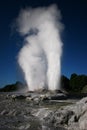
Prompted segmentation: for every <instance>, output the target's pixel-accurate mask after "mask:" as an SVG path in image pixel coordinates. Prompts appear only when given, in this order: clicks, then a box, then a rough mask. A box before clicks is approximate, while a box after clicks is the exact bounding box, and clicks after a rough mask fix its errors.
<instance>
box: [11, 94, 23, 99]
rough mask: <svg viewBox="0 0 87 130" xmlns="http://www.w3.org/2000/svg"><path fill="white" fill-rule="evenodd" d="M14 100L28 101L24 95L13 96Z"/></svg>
mask: <svg viewBox="0 0 87 130" xmlns="http://www.w3.org/2000/svg"><path fill="white" fill-rule="evenodd" d="M12 99H13V100H15V99H26V96H24V95H12Z"/></svg>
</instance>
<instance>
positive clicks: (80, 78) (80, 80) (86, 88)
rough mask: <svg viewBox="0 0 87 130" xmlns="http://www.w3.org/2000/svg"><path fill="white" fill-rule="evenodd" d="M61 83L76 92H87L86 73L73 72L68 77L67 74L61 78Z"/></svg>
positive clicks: (65, 87) (68, 89)
mask: <svg viewBox="0 0 87 130" xmlns="http://www.w3.org/2000/svg"><path fill="white" fill-rule="evenodd" d="M61 84H62V87H63V89H65V90H67V91H69V92H74V93H84V92H85V93H86V92H87V76H86V75H77V74H75V73H73V74H72V75H71V77H70V79H68V78H67V77H65V76H62V78H61Z"/></svg>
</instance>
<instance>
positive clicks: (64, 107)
mask: <svg viewBox="0 0 87 130" xmlns="http://www.w3.org/2000/svg"><path fill="white" fill-rule="evenodd" d="M60 99H62V100H60ZM4 129H6V130H87V98H86V97H85V98H83V99H81V100H79V101H77V100H69V99H67V97H66V95H65V94H63V93H25V94H20V93H0V130H4Z"/></svg>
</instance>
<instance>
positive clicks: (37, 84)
mask: <svg viewBox="0 0 87 130" xmlns="http://www.w3.org/2000/svg"><path fill="white" fill-rule="evenodd" d="M60 20H61V13H60V10H59V9H58V8H57V6H56V5H51V6H49V7H38V8H30V7H29V8H25V9H22V10H21V11H20V13H19V16H18V17H17V19H16V27H17V31H18V32H19V34H20V35H21V36H22V37H23V38H24V44H23V47H22V48H21V49H20V51H19V53H18V64H19V66H20V67H21V69H22V71H23V74H24V79H25V81H26V84H27V86H28V89H29V91H36V90H40V89H41V90H43V89H48V90H58V89H60V77H61V55H62V45H63V44H62V40H61V36H60V34H61V31H62V28H63V25H62V24H61V22H60Z"/></svg>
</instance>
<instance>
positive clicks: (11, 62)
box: [0, 0, 87, 87]
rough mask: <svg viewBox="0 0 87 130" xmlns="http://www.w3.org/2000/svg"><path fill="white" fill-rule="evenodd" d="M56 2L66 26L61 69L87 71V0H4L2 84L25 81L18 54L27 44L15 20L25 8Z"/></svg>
mask: <svg viewBox="0 0 87 130" xmlns="http://www.w3.org/2000/svg"><path fill="white" fill-rule="evenodd" d="M53 3H56V4H57V5H58V7H59V9H60V10H61V14H62V23H63V24H64V26H65V29H64V31H63V33H62V35H61V38H62V41H63V55H62V61H61V64H62V65H61V71H62V74H64V75H65V76H67V77H70V75H71V74H72V73H77V74H87V1H86V0H31V1H30V0H8V1H6V0H3V1H0V87H3V86H4V85H6V84H10V83H15V82H16V81H18V80H22V76H21V75H22V74H21V73H20V70H19V68H18V64H17V54H18V52H19V50H20V48H21V46H22V44H23V41H22V39H21V38H20V37H19V35H18V34H17V33H16V31H15V30H13V29H12V28H11V27H12V23H13V22H14V20H15V18H16V17H17V16H18V14H19V11H20V9H21V8H24V7H26V6H31V7H38V6H40V7H41V6H48V5H51V4H53Z"/></svg>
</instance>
